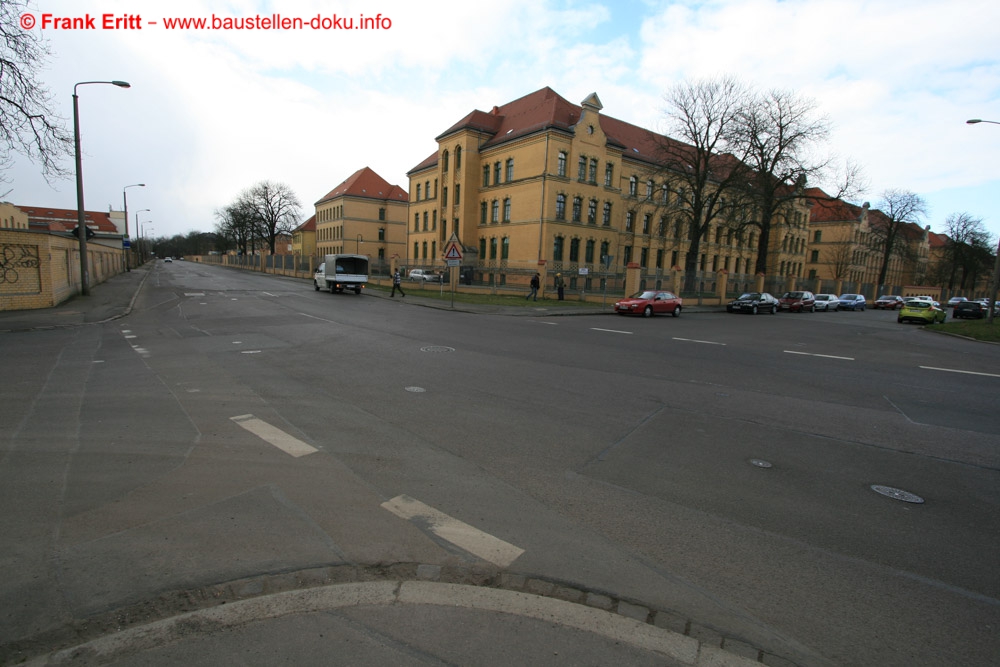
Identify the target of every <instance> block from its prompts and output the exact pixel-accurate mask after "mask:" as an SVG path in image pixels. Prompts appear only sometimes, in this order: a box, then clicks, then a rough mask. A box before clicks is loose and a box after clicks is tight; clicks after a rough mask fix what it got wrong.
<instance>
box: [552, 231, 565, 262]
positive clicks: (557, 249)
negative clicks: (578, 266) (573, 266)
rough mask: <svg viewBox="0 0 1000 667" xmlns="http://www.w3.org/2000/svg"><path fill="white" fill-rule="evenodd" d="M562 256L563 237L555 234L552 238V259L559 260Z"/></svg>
mask: <svg viewBox="0 0 1000 667" xmlns="http://www.w3.org/2000/svg"><path fill="white" fill-rule="evenodd" d="M562 258H563V237H561V236H557V237H555V239H553V240H552V260H553V261H555V262H561V261H562Z"/></svg>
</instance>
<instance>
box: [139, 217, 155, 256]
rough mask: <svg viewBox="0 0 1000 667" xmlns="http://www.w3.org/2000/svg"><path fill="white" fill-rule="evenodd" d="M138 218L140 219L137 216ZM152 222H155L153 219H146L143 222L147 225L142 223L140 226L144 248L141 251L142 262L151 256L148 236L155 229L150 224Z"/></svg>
mask: <svg viewBox="0 0 1000 667" xmlns="http://www.w3.org/2000/svg"><path fill="white" fill-rule="evenodd" d="M137 220H138V218H137ZM151 222H153V221H152V220H144V221H143V223H142V224H143V225H145V227H143V226H141V225H140V227H139V235H140V236H141V237H142V249H141V250H140V251H139V252H141V253H142V263H143V264H145V263H146V260H147V259H148V257H149V253H148V252H147V248H146V247H147V245H148V243H147V241H146V239H147V238H148V236H149V233H150V232H151V231H153V228H152V227H150V226H149V225H150V223H151Z"/></svg>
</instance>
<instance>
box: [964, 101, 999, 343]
mask: <svg viewBox="0 0 1000 667" xmlns="http://www.w3.org/2000/svg"><path fill="white" fill-rule="evenodd" d="M965 123H966V124H967V125H975V124H976V123H990V124H991V125H1000V122H998V121H995V120H983V119H982V118H970V119H969V120H967V121H965ZM998 288H1000V242H998V243H997V257H996V261H994V262H993V279H992V280H990V310H989V313H987V315H986V323H987V324H993V315H994V314H995V313H996V310H997V289H998Z"/></svg>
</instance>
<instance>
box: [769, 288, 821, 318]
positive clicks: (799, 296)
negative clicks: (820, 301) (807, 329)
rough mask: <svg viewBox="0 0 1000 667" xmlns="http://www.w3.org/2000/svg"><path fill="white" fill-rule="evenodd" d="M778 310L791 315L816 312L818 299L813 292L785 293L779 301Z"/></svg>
mask: <svg viewBox="0 0 1000 667" xmlns="http://www.w3.org/2000/svg"><path fill="white" fill-rule="evenodd" d="M778 304H779V305H778V308H779V309H780V310H787V311H788V312H790V313H796V312H798V313H804V312H806V311H807V310H808V311H809V312H810V313H815V312H816V297H815V295H813V293H812V292H785V293H784V294H782V295H781V298H780V299H778Z"/></svg>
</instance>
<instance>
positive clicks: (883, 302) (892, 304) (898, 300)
mask: <svg viewBox="0 0 1000 667" xmlns="http://www.w3.org/2000/svg"><path fill="white" fill-rule="evenodd" d="M873 305H874V306H875V310H879V309H880V308H884V309H885V310H896V309H898V308H899V307H900V306H902V305H903V297H901V296H895V295H892V294H883V295H882V296H880V297H879V298H877V299H875V303H874V304H873Z"/></svg>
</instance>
